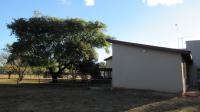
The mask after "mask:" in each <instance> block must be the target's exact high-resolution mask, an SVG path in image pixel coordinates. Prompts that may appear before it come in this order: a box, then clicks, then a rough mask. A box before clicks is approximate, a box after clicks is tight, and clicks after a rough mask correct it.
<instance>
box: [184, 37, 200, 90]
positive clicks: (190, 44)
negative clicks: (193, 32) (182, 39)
mask: <svg viewBox="0 0 200 112" xmlns="http://www.w3.org/2000/svg"><path fill="white" fill-rule="evenodd" d="M186 48H187V49H188V50H190V51H191V54H192V60H193V64H192V66H191V67H190V74H189V75H190V82H191V85H194V86H195V85H196V84H197V68H200V40H193V41H187V42H186Z"/></svg>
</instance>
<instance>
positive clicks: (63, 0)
mask: <svg viewBox="0 0 200 112" xmlns="http://www.w3.org/2000/svg"><path fill="white" fill-rule="evenodd" d="M58 1H59V2H60V3H61V4H63V5H70V4H71V2H70V0H58Z"/></svg>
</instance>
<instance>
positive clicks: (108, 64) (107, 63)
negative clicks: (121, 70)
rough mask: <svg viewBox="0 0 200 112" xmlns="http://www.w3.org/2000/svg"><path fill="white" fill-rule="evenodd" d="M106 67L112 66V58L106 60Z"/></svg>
mask: <svg viewBox="0 0 200 112" xmlns="http://www.w3.org/2000/svg"><path fill="white" fill-rule="evenodd" d="M106 68H112V58H111V59H108V60H106Z"/></svg>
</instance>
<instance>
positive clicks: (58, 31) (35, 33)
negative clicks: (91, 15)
mask: <svg viewBox="0 0 200 112" xmlns="http://www.w3.org/2000/svg"><path fill="white" fill-rule="evenodd" d="M7 26H8V28H9V29H11V31H12V32H11V34H14V35H15V36H16V38H17V41H16V42H14V43H13V44H12V45H11V46H10V52H11V56H13V57H19V56H20V57H21V58H22V60H23V58H29V60H28V61H27V62H28V63H29V64H30V65H34V66H35V65H36V64H37V63H38V65H40V66H41V65H42V66H47V67H51V68H52V69H51V70H52V71H55V72H60V71H59V70H60V69H61V70H63V68H67V67H69V66H74V67H77V65H78V64H79V63H81V62H82V61H84V60H96V59H97V54H96V51H95V48H104V49H105V50H106V52H108V47H109V46H110V44H109V43H108V42H107V41H106V39H109V38H111V37H110V36H108V35H106V34H105V33H104V31H105V29H106V25H105V24H103V23H102V22H99V21H94V22H92V21H85V20H83V19H79V18H72V19H60V18H55V17H46V16H45V17H37V18H29V19H25V18H19V19H14V20H13V22H12V23H11V24H8V25H7ZM57 68H58V69H57Z"/></svg>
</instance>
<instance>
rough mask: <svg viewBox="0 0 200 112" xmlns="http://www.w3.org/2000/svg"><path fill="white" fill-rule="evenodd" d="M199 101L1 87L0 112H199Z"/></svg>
mask: <svg viewBox="0 0 200 112" xmlns="http://www.w3.org/2000/svg"><path fill="white" fill-rule="evenodd" d="M199 111H200V98H197V97H195V98H183V97H176V96H174V94H166V93H157V92H151V91H140V90H110V89H88V88H86V87H69V86H67V85H27V86H25V85H21V86H16V85H0V112H199Z"/></svg>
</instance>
